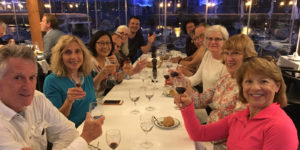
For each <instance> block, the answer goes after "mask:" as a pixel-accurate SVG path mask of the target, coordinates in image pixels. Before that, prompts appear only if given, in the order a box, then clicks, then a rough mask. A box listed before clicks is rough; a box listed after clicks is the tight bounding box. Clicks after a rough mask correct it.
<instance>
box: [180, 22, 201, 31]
mask: <svg viewBox="0 0 300 150" xmlns="http://www.w3.org/2000/svg"><path fill="white" fill-rule="evenodd" d="M188 23H194V25H195V26H197V25H198V21H197V20H196V19H188V20H186V21H185V22H184V23H183V25H182V26H181V29H182V30H183V31H184V33H186V34H187V32H186V25H187V24H188Z"/></svg>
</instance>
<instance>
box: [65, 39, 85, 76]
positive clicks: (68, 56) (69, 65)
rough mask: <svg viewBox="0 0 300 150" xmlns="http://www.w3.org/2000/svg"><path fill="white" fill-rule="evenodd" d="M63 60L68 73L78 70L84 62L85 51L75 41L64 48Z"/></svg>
mask: <svg viewBox="0 0 300 150" xmlns="http://www.w3.org/2000/svg"><path fill="white" fill-rule="evenodd" d="M62 60H63V63H64V65H65V67H66V69H67V72H68V74H72V73H74V72H78V70H79V68H80V67H81V65H82V64H83V51H82V49H81V47H80V46H79V44H78V43H77V42H75V41H73V42H71V43H70V44H69V45H68V46H66V47H65V48H64V49H63V51H62Z"/></svg>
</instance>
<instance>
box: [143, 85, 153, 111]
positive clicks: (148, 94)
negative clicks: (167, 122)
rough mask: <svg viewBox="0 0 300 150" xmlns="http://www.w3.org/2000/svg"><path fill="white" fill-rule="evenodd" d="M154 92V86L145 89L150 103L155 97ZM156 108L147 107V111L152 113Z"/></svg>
mask: <svg viewBox="0 0 300 150" xmlns="http://www.w3.org/2000/svg"><path fill="white" fill-rule="evenodd" d="M154 92H155V89H154V87H153V86H151V85H150V86H146V87H145V96H146V97H147V98H148V100H149V102H150V101H151V98H152V97H153V96H154ZM154 109H155V108H154V107H153V106H148V107H146V110H148V111H152V110H154Z"/></svg>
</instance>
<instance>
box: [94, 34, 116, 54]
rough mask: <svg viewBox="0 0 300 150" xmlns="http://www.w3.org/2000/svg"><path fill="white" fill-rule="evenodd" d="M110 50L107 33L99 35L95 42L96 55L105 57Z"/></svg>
mask: <svg viewBox="0 0 300 150" xmlns="http://www.w3.org/2000/svg"><path fill="white" fill-rule="evenodd" d="M111 50H112V45H111V40H110V38H109V36H108V35H103V36H101V37H100V38H99V39H98V40H97V42H96V51H97V55H98V56H101V57H106V56H108V55H109V53H110V51H111Z"/></svg>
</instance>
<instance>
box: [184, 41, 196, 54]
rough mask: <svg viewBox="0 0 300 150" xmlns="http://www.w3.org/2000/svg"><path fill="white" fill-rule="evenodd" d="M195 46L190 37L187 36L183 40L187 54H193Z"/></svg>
mask: <svg viewBox="0 0 300 150" xmlns="http://www.w3.org/2000/svg"><path fill="white" fill-rule="evenodd" d="M196 50H197V47H196V46H195V45H194V44H193V43H192V38H191V37H190V36H189V37H188V38H187V39H186V41H185V53H186V55H187V56H191V55H193V54H194V53H195V52H196Z"/></svg>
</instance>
